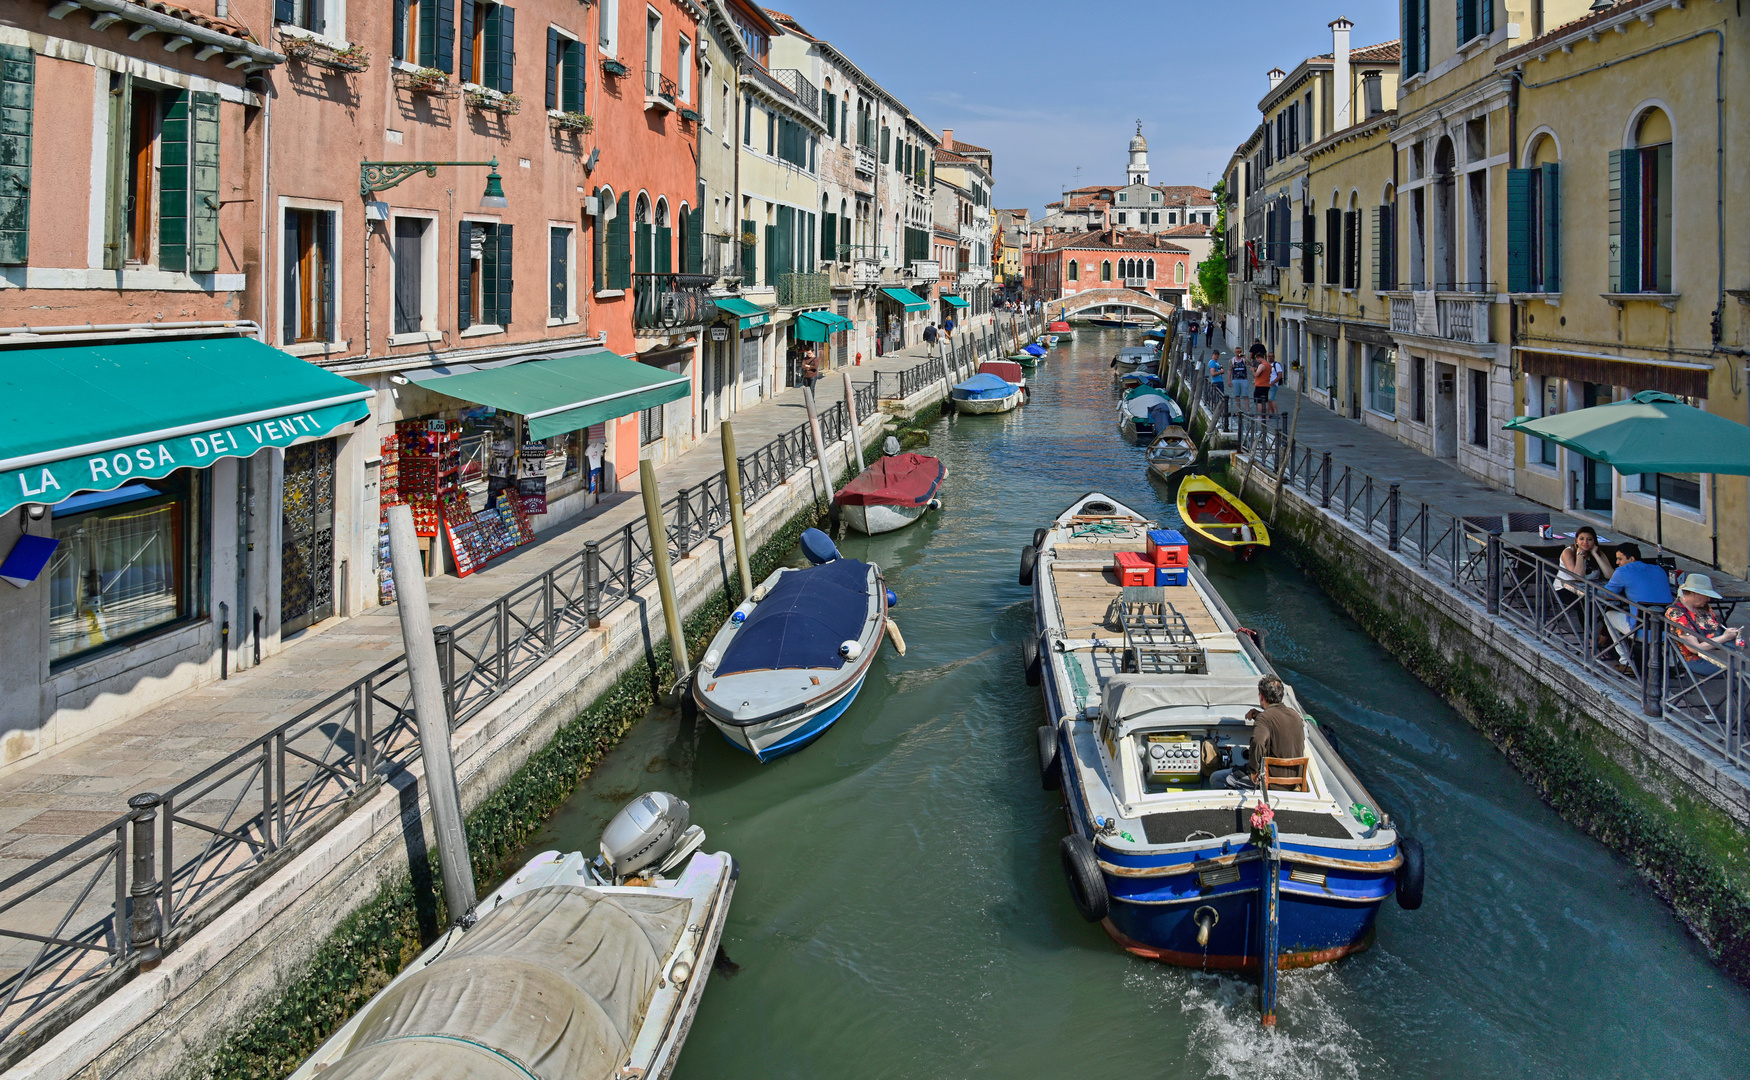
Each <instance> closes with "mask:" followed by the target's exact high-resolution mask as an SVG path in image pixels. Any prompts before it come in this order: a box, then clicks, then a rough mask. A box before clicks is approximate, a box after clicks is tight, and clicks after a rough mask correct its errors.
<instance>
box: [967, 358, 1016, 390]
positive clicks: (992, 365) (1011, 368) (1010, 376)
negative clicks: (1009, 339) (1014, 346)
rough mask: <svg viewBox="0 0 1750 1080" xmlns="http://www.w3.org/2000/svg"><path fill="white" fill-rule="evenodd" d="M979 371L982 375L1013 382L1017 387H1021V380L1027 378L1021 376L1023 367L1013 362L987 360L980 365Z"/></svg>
mask: <svg viewBox="0 0 1750 1080" xmlns="http://www.w3.org/2000/svg"><path fill="white" fill-rule="evenodd" d="M978 370H979V372H980V374H984V375H995V376H996V377H997V378H999V379H1001V380H1003V381H1004V382H1012V383H1014V384H1015V385H1016V386H1019V385H1021V380H1023V379H1025V378H1026V376H1025V375H1022V374H1021V365H1020V364H1017V363H1015V362H1014V361H1013V360H986V361H985V362H984V363H982V364H980V365H978Z"/></svg>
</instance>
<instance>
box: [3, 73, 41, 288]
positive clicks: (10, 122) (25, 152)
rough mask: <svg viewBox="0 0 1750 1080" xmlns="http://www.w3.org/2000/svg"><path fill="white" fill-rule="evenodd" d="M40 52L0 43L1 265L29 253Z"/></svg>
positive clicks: (22, 259)
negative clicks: (33, 126) (37, 68)
mask: <svg viewBox="0 0 1750 1080" xmlns="http://www.w3.org/2000/svg"><path fill="white" fill-rule="evenodd" d="M35 97H36V54H35V53H33V52H31V51H30V49H29V47H27V46H24V45H0V266H18V265H20V264H22V263H23V262H25V261H26V259H27V258H28V256H29V254H30V158H31V134H32V130H31V129H32V118H33V115H34V111H35V110H34V105H35Z"/></svg>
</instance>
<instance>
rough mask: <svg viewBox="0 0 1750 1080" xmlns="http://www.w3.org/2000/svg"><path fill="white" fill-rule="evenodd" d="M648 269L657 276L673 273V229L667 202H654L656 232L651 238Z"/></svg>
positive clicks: (663, 200)
mask: <svg viewBox="0 0 1750 1080" xmlns="http://www.w3.org/2000/svg"><path fill="white" fill-rule="evenodd" d="M650 250H651V260H650V263H651V265H650V269H651V271H652V272H653V273H657V274H672V273H674V227H673V226H672V225H671V224H670V222H669V218H668V200H667V199H665V198H662V197H660V196H658V198H657V200H656V230H655V232H654V233H653V234H652V238H651V249H650Z"/></svg>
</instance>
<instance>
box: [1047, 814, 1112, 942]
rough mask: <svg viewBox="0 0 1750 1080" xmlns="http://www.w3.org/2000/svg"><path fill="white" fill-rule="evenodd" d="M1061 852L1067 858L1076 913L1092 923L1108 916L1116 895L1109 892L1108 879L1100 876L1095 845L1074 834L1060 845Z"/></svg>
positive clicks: (1065, 873)
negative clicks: (1113, 896)
mask: <svg viewBox="0 0 1750 1080" xmlns="http://www.w3.org/2000/svg"><path fill="white" fill-rule="evenodd" d="M1057 853H1058V856H1059V857H1060V858H1061V859H1062V861H1063V876H1064V877H1065V878H1067V879H1069V898H1070V901H1071V902H1072V903H1074V904H1075V906H1076V913H1077V914H1079V915H1080V916H1081V917H1082V918H1084V919H1086V920H1088V921H1089V922H1099V921H1100V920H1101V919H1104V918H1105V917H1106V914H1107V912H1109V911H1110V910H1111V908H1112V898H1111V896H1109V895H1108V894H1107V892H1106V879H1105V878H1104V877H1102V876H1101V875H1100V860H1099V859H1098V858H1097V857H1095V855H1094V845H1092V844H1090V843H1088V842H1087V840H1085V839H1083V838H1082V837H1081V836H1080V835H1078V834H1076V833H1071V834H1069V835H1068V836H1066V837H1064V838H1063V842H1062V843H1061V844H1059V845H1058V846H1057Z"/></svg>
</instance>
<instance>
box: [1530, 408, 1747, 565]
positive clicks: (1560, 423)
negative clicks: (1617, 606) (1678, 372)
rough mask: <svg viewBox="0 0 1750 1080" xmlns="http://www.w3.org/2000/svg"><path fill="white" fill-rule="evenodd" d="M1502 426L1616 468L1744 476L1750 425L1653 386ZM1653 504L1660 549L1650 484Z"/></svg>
mask: <svg viewBox="0 0 1750 1080" xmlns="http://www.w3.org/2000/svg"><path fill="white" fill-rule="evenodd" d="M1503 427H1504V428H1505V429H1506V430H1508V431H1519V432H1524V433H1525V434H1526V435H1530V436H1532V437H1533V438H1538V439H1548V440H1549V441H1550V442H1553V443H1556V444H1558V445H1561V446H1565V447H1567V448H1568V449H1569V450H1572V451H1574V452H1575V453H1578V454H1582V455H1584V456H1586V457H1589V458H1591V459H1592V460H1594V461H1602V462H1604V463H1605V464H1607V465H1609V466H1611V467H1612V468H1614V469H1615V470H1616V471H1617V472H1619V473H1631V474H1632V473H1713V474H1716V475H1724V476H1750V427H1746V426H1744V425H1743V424H1740V423H1738V422H1737V421H1735V420H1728V419H1726V418H1725V417H1723V416H1715V415H1714V414H1713V413H1710V412H1705V411H1703V410H1701V409H1698V408H1695V407H1694V406H1693V405H1685V404H1684V403H1683V402H1682V401H1680V400H1678V399H1677V398H1674V397H1672V396H1671V395H1670V394H1666V393H1662V392H1660V391H1658V390H1643V391H1641V392H1640V393H1638V394H1636V395H1635V396H1634V397H1632V398H1629V399H1628V400H1627V401H1613V402H1611V403H1610V404H1608V405H1595V406H1593V407H1592V408H1590V409H1576V410H1574V411H1573V412H1565V413H1557V414H1556V415H1554V416H1516V417H1514V418H1513V419H1511V420H1509V421H1507V423H1506V424H1504V425H1503ZM1653 505H1654V513H1655V515H1656V517H1655V520H1656V522H1657V528H1658V535H1657V541H1658V544H1659V546H1660V547H1661V548H1663V547H1664V546H1665V498H1664V492H1663V490H1662V489H1661V488H1660V486H1659V485H1658V484H1657V483H1655V484H1654V485H1653Z"/></svg>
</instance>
